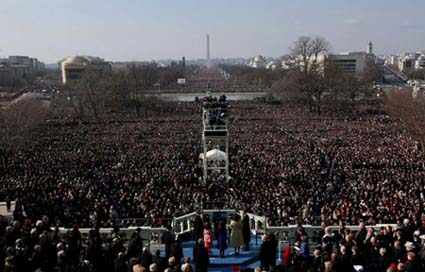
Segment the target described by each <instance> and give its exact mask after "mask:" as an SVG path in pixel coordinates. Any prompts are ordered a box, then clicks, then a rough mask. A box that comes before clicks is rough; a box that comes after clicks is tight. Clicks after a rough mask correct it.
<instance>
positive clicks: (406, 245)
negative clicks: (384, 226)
mask: <svg viewBox="0 0 425 272" xmlns="http://www.w3.org/2000/svg"><path fill="white" fill-rule="evenodd" d="M404 246H405V247H406V248H411V249H414V248H415V244H413V243H412V242H410V241H407V242H406V243H405V244H404Z"/></svg>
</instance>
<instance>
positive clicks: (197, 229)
mask: <svg viewBox="0 0 425 272" xmlns="http://www.w3.org/2000/svg"><path fill="white" fill-rule="evenodd" d="M193 231H194V240H195V241H198V240H199V239H200V238H204V220H203V219H202V209H198V210H197V211H196V217H195V222H194V224H193Z"/></svg>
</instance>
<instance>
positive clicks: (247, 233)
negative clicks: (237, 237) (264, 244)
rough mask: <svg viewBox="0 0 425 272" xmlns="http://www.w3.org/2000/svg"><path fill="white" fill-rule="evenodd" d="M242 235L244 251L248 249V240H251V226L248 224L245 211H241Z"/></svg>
mask: <svg viewBox="0 0 425 272" xmlns="http://www.w3.org/2000/svg"><path fill="white" fill-rule="evenodd" d="M242 236H243V243H244V249H245V251H249V242H250V241H251V227H250V225H249V216H248V214H247V213H246V211H245V210H244V211H243V218H242Z"/></svg>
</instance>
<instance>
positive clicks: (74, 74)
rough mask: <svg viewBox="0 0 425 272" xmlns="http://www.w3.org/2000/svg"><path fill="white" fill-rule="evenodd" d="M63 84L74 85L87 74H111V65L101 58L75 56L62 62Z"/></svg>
mask: <svg viewBox="0 0 425 272" xmlns="http://www.w3.org/2000/svg"><path fill="white" fill-rule="evenodd" d="M60 65H61V70H62V83H63V84H64V85H66V84H70V83H73V82H75V81H78V80H79V79H81V78H83V77H84V75H85V74H86V73H87V72H100V73H103V72H110V71H111V64H110V63H109V62H107V61H105V60H104V59H102V58H99V57H90V56H74V57H69V58H67V59H66V60H64V61H62V62H61V64H60Z"/></svg>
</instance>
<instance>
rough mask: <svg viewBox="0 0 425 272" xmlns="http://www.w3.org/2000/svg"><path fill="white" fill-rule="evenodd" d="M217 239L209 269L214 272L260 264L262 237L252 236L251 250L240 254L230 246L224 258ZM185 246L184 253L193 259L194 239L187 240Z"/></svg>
mask: <svg viewBox="0 0 425 272" xmlns="http://www.w3.org/2000/svg"><path fill="white" fill-rule="evenodd" d="M216 245H217V244H216V241H214V243H213V246H212V248H211V251H212V252H211V254H210V266H209V269H208V271H213V272H218V271H222V272H227V271H233V267H234V266H238V267H239V268H255V267H258V266H259V261H258V255H259V253H260V246H261V237H257V244H256V237H255V236H252V238H251V242H250V251H244V250H242V249H241V250H240V254H239V255H235V251H234V248H228V249H226V250H225V253H224V255H225V256H224V258H220V252H219V250H218V249H217V248H216ZM182 246H183V255H184V256H189V257H190V258H191V260H193V247H194V246H195V242H194V241H190V242H185V243H183V244H182Z"/></svg>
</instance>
